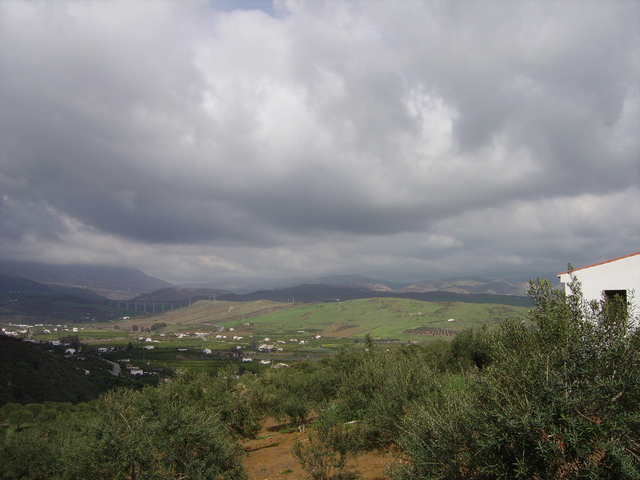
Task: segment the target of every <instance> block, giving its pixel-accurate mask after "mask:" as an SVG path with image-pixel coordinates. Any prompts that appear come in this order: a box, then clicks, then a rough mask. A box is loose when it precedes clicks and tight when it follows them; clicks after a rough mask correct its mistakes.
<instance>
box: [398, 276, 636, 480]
mask: <svg viewBox="0 0 640 480" xmlns="http://www.w3.org/2000/svg"><path fill="white" fill-rule="evenodd" d="M571 288H572V293H571V294H570V295H568V296H565V294H564V292H562V291H559V290H556V289H554V288H553V287H552V286H551V285H550V283H549V282H548V281H545V280H536V281H532V282H531V284H530V290H529V293H530V295H531V297H532V298H533V300H534V301H535V304H536V308H535V310H533V311H532V312H531V319H532V320H533V321H534V322H535V325H536V327H535V328H534V329H530V328H527V327H526V326H525V325H524V324H523V323H520V322H506V323H505V324H504V325H503V327H502V330H501V332H500V333H499V334H498V335H496V338H495V343H494V347H495V349H494V352H493V355H492V357H493V364H492V365H491V366H489V367H486V368H484V369H483V372H482V374H481V375H480V376H478V377H477V378H476V379H474V380H473V381H472V382H470V383H469V384H468V385H467V386H465V387H464V388H462V389H461V390H459V391H458V392H451V391H450V392H449V393H448V394H447V395H443V396H442V398H443V401H441V402H431V403H428V404H424V405H421V406H419V407H417V408H415V409H414V410H413V411H412V412H411V414H410V415H409V416H407V418H406V419H405V423H404V430H405V434H404V436H403V438H402V441H401V443H402V446H403V449H404V452H405V454H406V456H407V460H408V463H406V464H405V467H404V468H402V469H400V470H399V471H397V472H396V474H395V476H396V478H398V479H436V478H438V479H454V478H455V479H458V478H473V479H496V478H503V479H518V478H521V479H533V478H540V479H542V478H548V479H581V478H605V479H606V478H609V479H635V478H640V369H639V367H640V332H639V330H638V326H637V324H636V323H634V321H633V319H632V312H631V310H630V309H631V306H630V303H627V302H626V301H625V300H624V299H622V298H614V299H607V300H605V299H603V300H602V301H600V302H586V301H585V300H584V299H583V297H582V294H581V289H580V284H579V283H578V282H577V281H575V280H574V281H573V282H572V284H571ZM443 392H444V390H443Z"/></svg>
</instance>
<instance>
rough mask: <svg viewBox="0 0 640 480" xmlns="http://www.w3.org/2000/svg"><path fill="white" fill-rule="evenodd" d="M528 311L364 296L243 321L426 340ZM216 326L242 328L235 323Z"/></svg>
mask: <svg viewBox="0 0 640 480" xmlns="http://www.w3.org/2000/svg"><path fill="white" fill-rule="evenodd" d="M528 311H529V309H527V308H524V307H515V306H506V305H496V304H471V303H462V302H424V301H419V300H409V299H402V298H366V299H359V300H350V301H345V302H333V303H321V304H314V305H305V306H301V307H299V308H291V309H287V310H282V311H279V312H275V313H272V314H269V315H264V316H260V317H253V318H247V319H246V320H245V323H249V324H250V327H251V330H253V331H255V332H260V333H264V334H272V335H273V334H284V333H288V332H296V331H298V330H305V331H309V332H314V333H317V334H319V335H322V336H323V337H335V338H343V337H362V336H364V335H365V334H366V333H370V334H371V336H372V337H373V338H378V339H390V338H393V339H400V340H407V339H416V340H426V339H427V337H428V336H442V337H452V336H454V335H455V334H456V333H457V332H459V331H461V330H464V329H466V328H478V327H481V326H482V325H484V324H489V325H494V324H498V323H500V322H502V321H503V320H505V319H506V318H518V317H522V318H524V317H525V316H526V315H527V313H528ZM450 319H452V320H453V321H449V320H450ZM221 325H224V326H225V327H241V326H242V325H241V324H240V322H238V321H237V320H234V321H228V322H221Z"/></svg>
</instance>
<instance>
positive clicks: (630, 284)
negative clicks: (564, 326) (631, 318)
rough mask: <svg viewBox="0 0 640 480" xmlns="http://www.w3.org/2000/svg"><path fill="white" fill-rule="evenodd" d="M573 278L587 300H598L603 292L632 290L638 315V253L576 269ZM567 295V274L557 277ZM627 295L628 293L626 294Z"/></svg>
mask: <svg viewBox="0 0 640 480" xmlns="http://www.w3.org/2000/svg"><path fill="white" fill-rule="evenodd" d="M573 274H574V276H575V277H576V278H577V279H578V280H579V281H580V282H581V283H582V292H583V294H584V298H585V299H587V300H600V299H601V298H602V292H603V291H604V290H627V291H629V290H633V291H635V294H634V296H633V303H634V305H635V309H634V314H635V315H636V316H637V315H639V314H640V252H638V253H634V254H632V255H629V256H626V257H622V258H619V259H616V260H611V261H609V262H605V263H601V264H597V265H592V266H589V267H584V268H578V269H575V270H574V271H573ZM558 277H559V278H560V281H561V282H562V283H564V284H565V292H566V293H567V294H568V293H570V292H569V287H568V283H569V282H570V279H569V274H568V273H561V274H559V275H558ZM627 295H628V293H627Z"/></svg>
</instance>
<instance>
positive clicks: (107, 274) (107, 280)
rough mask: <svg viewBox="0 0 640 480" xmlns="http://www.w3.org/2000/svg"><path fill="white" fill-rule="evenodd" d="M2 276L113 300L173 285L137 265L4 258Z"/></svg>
mask: <svg viewBox="0 0 640 480" xmlns="http://www.w3.org/2000/svg"><path fill="white" fill-rule="evenodd" d="M0 275H7V276H12V277H24V278H28V279H30V280H34V281H36V282H38V283H43V284H46V285H59V286H65V287H80V288H86V289H89V290H92V291H94V292H96V293H98V294H100V295H104V296H105V297H108V298H114V299H115V298H120V299H129V298H131V297H133V296H136V295H139V294H141V293H147V292H152V291H154V290H158V289H160V288H167V287H171V286H172V285H171V284H170V283H167V282H165V281H163V280H159V279H157V278H153V277H150V276H149V275H146V274H145V273H143V272H142V271H140V270H138V269H136V268H124V267H109V266H99V265H50V264H45V263H35V262H12V261H6V260H3V261H0Z"/></svg>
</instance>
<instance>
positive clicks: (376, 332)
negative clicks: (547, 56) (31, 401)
mask: <svg viewBox="0 0 640 480" xmlns="http://www.w3.org/2000/svg"><path fill="white" fill-rule="evenodd" d="M527 313H528V309H527V308H524V307H516V306H507V305H497V304H477V303H462V302H425V301H419V300H413V299H402V298H367V299H359V300H350V301H342V302H338V301H336V302H330V303H319V304H294V303H278V302H272V301H267V300H259V301H253V302H226V301H206V300H202V301H198V302H196V303H194V304H192V305H190V306H188V307H183V308H179V309H174V310H170V311H165V312H156V313H152V314H145V315H138V316H136V317H132V318H128V317H124V318H121V319H119V320H114V321H109V322H90V323H84V324H77V323H76V324H69V325H58V326H56V328H53V326H47V325H40V326H32V327H30V330H29V332H30V333H29V335H30V336H31V338H32V339H33V340H35V341H52V340H56V339H59V338H64V337H68V336H74V337H76V336H77V340H78V341H79V342H81V343H83V344H85V345H87V346H88V349H89V350H90V351H91V352H98V349H99V348H100V349H103V350H102V351H101V352H100V355H102V356H103V357H104V358H107V359H110V360H113V361H124V360H126V359H128V360H130V362H131V363H132V364H135V365H136V366H139V367H140V368H142V369H143V370H145V371H157V372H160V371H163V370H167V369H169V370H179V369H182V370H199V371H207V372H210V373H214V372H216V371H218V370H219V369H220V368H224V367H225V366H232V367H234V368H236V369H237V368H239V367H242V369H243V370H248V371H253V372H258V371H261V370H264V369H266V368H269V367H270V366H272V365H275V364H277V363H287V364H290V363H292V362H297V361H299V360H314V359H316V360H317V359H320V358H323V357H325V356H327V355H332V354H333V353H334V352H335V351H336V350H340V349H343V348H347V347H350V346H353V345H355V344H358V343H360V342H361V341H362V339H363V338H364V336H365V335H366V334H369V335H370V336H371V338H372V339H373V340H374V341H376V342H379V343H388V342H391V343H408V342H430V341H437V340H440V341H448V340H451V339H452V338H453V337H454V336H455V335H456V334H457V333H458V332H460V331H462V330H464V329H468V328H480V327H482V326H483V325H488V326H495V325H498V324H499V323H500V322H502V321H503V320H505V319H507V318H526V316H527ZM264 344H268V345H270V347H269V349H268V351H264V348H262V349H261V348H260V346H261V345H264ZM104 350H107V351H104ZM243 357H245V358H251V359H252V360H251V362H249V361H245V362H243V361H242V358H243ZM261 360H262V361H264V362H265V363H264V364H263V363H261V362H260V361H261ZM266 362H271V363H269V364H267V363H266Z"/></svg>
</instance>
